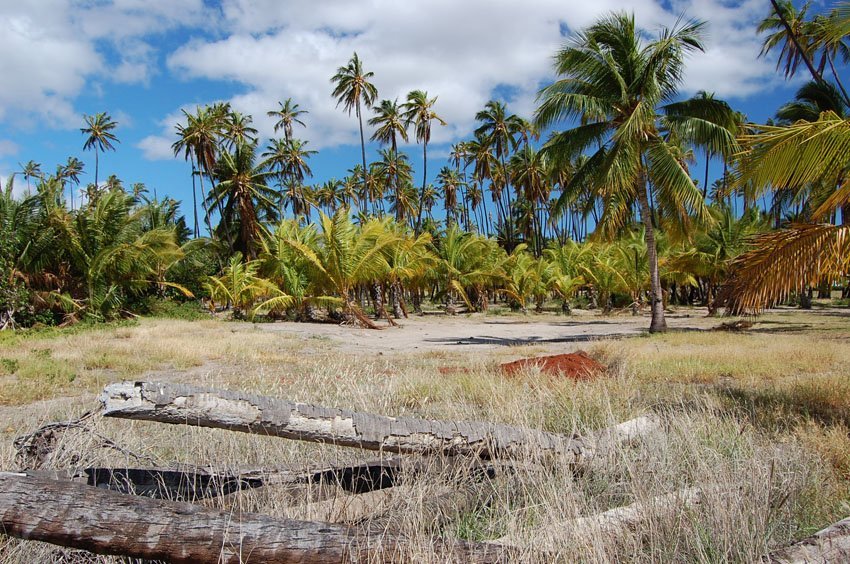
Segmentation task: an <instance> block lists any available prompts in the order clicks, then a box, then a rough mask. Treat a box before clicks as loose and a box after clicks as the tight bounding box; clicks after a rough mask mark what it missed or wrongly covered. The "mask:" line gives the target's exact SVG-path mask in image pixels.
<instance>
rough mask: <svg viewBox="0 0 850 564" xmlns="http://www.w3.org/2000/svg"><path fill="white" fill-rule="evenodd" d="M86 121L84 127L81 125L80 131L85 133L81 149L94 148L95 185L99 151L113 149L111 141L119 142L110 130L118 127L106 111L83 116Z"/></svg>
mask: <svg viewBox="0 0 850 564" xmlns="http://www.w3.org/2000/svg"><path fill="white" fill-rule="evenodd" d="M83 117H84V119H85V121H86V127H81V128H80V132H82V133H83V135H86V142H85V143H84V144H83V149H84V150H86V151H88V150H89V149H94V184H95V186H97V179H98V171H99V167H100V159H99V157H98V155H100V152H101V151H106V150H107V149H108V150H110V151H114V150H115V145H113V143H120V141H118V138H117V137H116V136H115V134H114V133H112V131H113V130H114V129H115V128H116V127H118V122H116V121H115V120H113V119H112V116H110V115H109V114H108V113H106V112H100V113H97V114H95V115H93V116H89V115H85V116H83Z"/></svg>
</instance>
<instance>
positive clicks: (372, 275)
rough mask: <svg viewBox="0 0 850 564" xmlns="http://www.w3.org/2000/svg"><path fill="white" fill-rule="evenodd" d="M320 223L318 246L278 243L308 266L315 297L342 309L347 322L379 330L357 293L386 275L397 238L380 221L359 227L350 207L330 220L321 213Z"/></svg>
mask: <svg viewBox="0 0 850 564" xmlns="http://www.w3.org/2000/svg"><path fill="white" fill-rule="evenodd" d="M319 224H320V225H321V228H322V232H321V236H320V238H319V240H318V242H317V243H316V244H309V243H308V242H305V241H303V240H301V239H300V238H298V237H295V236H285V235H284V236H282V237H279V238H278V244H279V245H281V246H284V247H287V248H289V249H290V251H291V253H292V255H293V256H294V257H296V258H297V259H298V260H300V261H303V263H304V264H305V265H306V267H307V270H308V272H309V274H308V277H309V279H310V285H311V287H312V294H313V296H321V298H322V300H323V301H324V303H327V304H334V305H337V306H342V309H343V312H344V315H345V317H346V319H345V320H346V321H348V322H352V323H358V324H360V325H362V326H365V327H369V328H377V326H376V325H375V324H374V323H372V321H371V320H369V318H368V317H366V315H365V314H364V313H363V311H362V310H361V309H360V306H359V305H357V303H356V302H355V299H354V298H355V297H354V290H355V288H356V287H357V286H358V285H359V284H371V283H374V282H375V281H376V280H380V279H381V278H383V277H385V276H386V273H387V270H388V267H389V265H388V263H387V254H388V253H389V251H390V249H391V248H392V246H393V245H394V244H395V243H396V241H397V240H398V236H397V235H396V234H394V233H392V232H391V231H389V230H387V228H386V224H385V223H384V222H381V221H378V220H369V221H366V222H365V223H364V224H363V225H361V226H360V227H359V228H358V227H357V226H355V225H354V224H353V223H352V221H351V217H350V213H349V210H348V209H347V208H339V209H338V210H337V211H336V213H335V214H334V215H333V216H331V217H328V216H326V215H325V214H323V213H321V212H320V213H319Z"/></svg>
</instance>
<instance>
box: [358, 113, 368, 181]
mask: <svg viewBox="0 0 850 564" xmlns="http://www.w3.org/2000/svg"><path fill="white" fill-rule="evenodd" d="M357 123H358V124H360V156H361V157H362V158H363V192H364V193H365V192H366V189H367V188H366V139H365V138H364V137H363V117H362V116H361V115H360V98H357Z"/></svg>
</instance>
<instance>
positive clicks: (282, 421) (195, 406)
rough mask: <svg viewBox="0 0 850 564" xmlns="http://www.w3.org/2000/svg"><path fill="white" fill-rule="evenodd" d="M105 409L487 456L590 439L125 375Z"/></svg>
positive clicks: (570, 450) (547, 451)
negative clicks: (132, 379) (136, 379)
mask: <svg viewBox="0 0 850 564" xmlns="http://www.w3.org/2000/svg"><path fill="white" fill-rule="evenodd" d="M101 401H102V403H103V406H104V411H103V415H104V416H106V417H121V418H125V419H137V420H146V421H158V422H161V423H175V424H187V425H196V426H199V427H214V428H220V429H229V430H232V431H242V432H245V433H255V434H263V435H270V436H275V437H285V438H289V439H297V440H302V441H311V442H318V443H327V444H334V445H339V446H347V447H357V448H362V449H366V450H374V451H383V452H393V453H406V454H423V455H425V454H431V455H433V454H438V455H446V456H454V455H466V456H478V457H480V458H483V459H494V458H523V459H525V458H529V457H534V458H544V459H545V458H551V457H555V456H567V457H568V459H572V462H580V461H581V460H582V459H583V458H586V457H588V456H590V455H591V454H592V449H591V448H590V445H588V444H585V443H584V442H583V441H582V440H581V439H579V438H574V437H573V438H571V437H567V436H564V435H557V434H554V433H546V432H543V431H539V430H533V429H522V428H518V427H512V426H509V425H501V424H496V423H486V422H479V421H438V420H428V419H415V418H412V417H387V416H384V415H374V414H370V413H361V412H357V411H351V410H347V409H338V408H329V407H321V406H315V405H309V404H304V403H295V402H291V401H287V400H283V399H276V398H269V397H263V396H256V395H251V394H245V393H242V392H234V391H221V390H210V389H205V388H198V387H194V386H186V385H182V384H171V383H159V382H122V383H116V384H110V385H108V386H106V388H105V389H104V391H103V393H102V394H101Z"/></svg>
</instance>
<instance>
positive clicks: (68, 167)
mask: <svg viewBox="0 0 850 564" xmlns="http://www.w3.org/2000/svg"><path fill="white" fill-rule="evenodd" d="M83 169H84V166H83V161H81V160H80V159H78V158H77V157H68V160H67V161H66V162H65V164H64V165H63V166H62V174H61V177H62V178H63V179H67V180H70V181H71V182H73V183H74V185H75V186H76V187H77V188H79V187H80V175H81V174H82V173H83ZM71 209H74V189H73V188H72V189H71Z"/></svg>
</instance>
